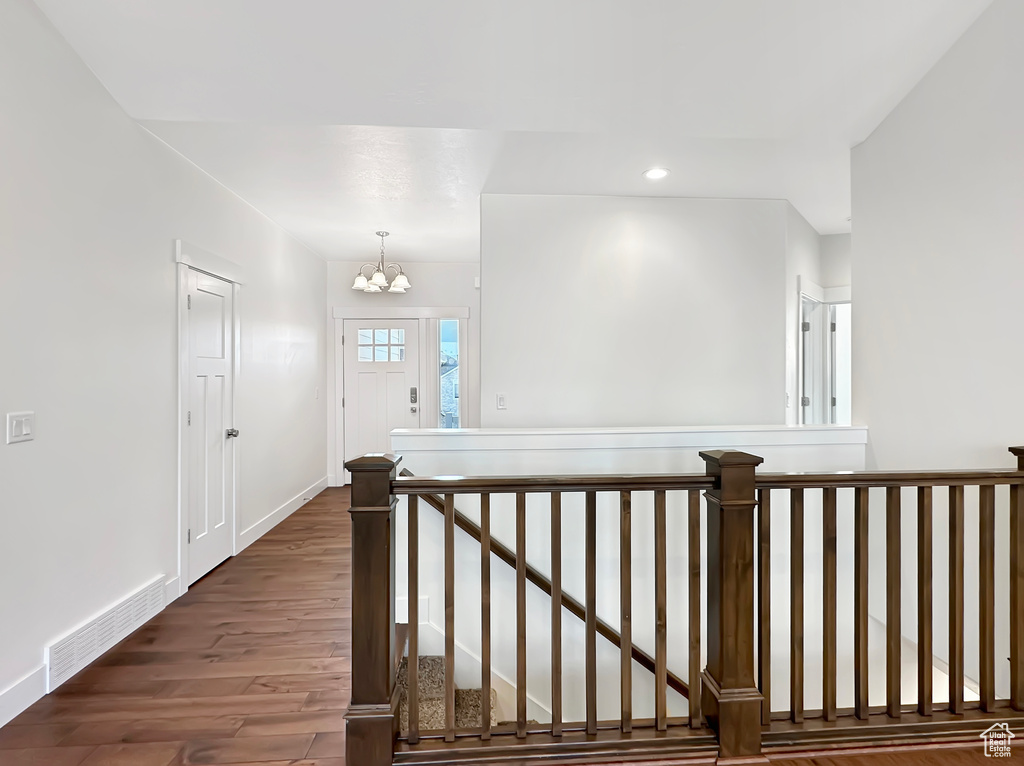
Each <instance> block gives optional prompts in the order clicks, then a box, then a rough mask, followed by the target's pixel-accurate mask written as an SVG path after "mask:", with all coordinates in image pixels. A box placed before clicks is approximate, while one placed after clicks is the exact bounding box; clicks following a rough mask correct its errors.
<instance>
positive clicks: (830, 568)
mask: <svg viewBox="0 0 1024 766" xmlns="http://www.w3.org/2000/svg"><path fill="white" fill-rule="evenodd" d="M822 515H823V519H822V534H823V538H824V539H823V540H822V543H823V546H824V557H823V562H822V563H823V567H822V568H823V570H824V571H823V575H824V576H823V580H824V582H823V583H822V586H823V593H824V596H825V606H824V609H823V615H822V619H823V620H824V625H823V626H822V658H823V678H822V689H821V702H822V704H821V707H822V716H823V717H824V719H825V720H826V721H834V720H836V490H835V487H826V488H824V489H823V490H822Z"/></svg>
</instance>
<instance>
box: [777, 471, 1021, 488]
mask: <svg viewBox="0 0 1024 766" xmlns="http://www.w3.org/2000/svg"><path fill="white" fill-rule="evenodd" d="M1022 481H1024V471H1019V470H1018V471H1007V470H1003V471H841V472H838V473H759V474H757V486H758V487H759V488H760V487H763V488H765V489H823V488H825V487H835V488H837V489H839V488H842V487H948V486H965V485H971V486H995V485H1000V484H1020V483H1021V482H1022Z"/></svg>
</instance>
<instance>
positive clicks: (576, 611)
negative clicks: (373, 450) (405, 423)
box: [401, 469, 690, 699]
mask: <svg viewBox="0 0 1024 766" xmlns="http://www.w3.org/2000/svg"><path fill="white" fill-rule="evenodd" d="M401 476H415V474H414V473H412V471H410V470H408V469H402V472H401ZM420 497H421V498H423V499H424V500H426V502H427V504H428V505H429V506H430V507H431V508H433V509H434V510H435V511H437V512H439V513H441V514H442V515H443V514H444V500H443V499H442V498H440V497H439V496H437V495H434V494H423V495H420ZM455 526H457V527H458V528H459V529H461V530H462V531H463V532H465V533H466V534H467V535H469V536H470V537H472V538H473V539H474V540H476V542H478V543H482V542H483V537H484V536H483V533H482V531H481V529H480V527H479V526H478V525H477V524H476V523H475V522H474V521H473V520H472V519H470V518H469V517H468V516H466V515H465V514H464V513H462V512H461V511H460V510H459V509H458V508H456V509H455ZM488 537H489V545H490V550H491V553H493V554H494V555H495V556H497V557H498V558H499V559H500V560H501V561H503V562H504V563H505V564H507V565H508V566H510V567H511V568H512V569H515V568H516V566H517V564H518V562H517V557H516V554H515V551H513V550H512V549H511V548H509V547H508V546H506V545H503V544H502V543H501V542H499V541H498V540H497V539H495V538H494V536H493V535H489V536H488ZM526 580H527V582H529V583H532V584H533V585H534V586H536V587H537V588H539V589H540V590H541V591H542V592H543V593H544V594H545V595H546V596H548V597H549V598H550V597H551V596H552V592H553V589H552V584H551V580H549V579H548V578H547V577H545V576H544V575H543V574H542V573H541V572H540V571H539V570H538V569H536V568H535V567H532V566H530V565H529V564H527V565H526ZM561 600H562V606H563V607H565V610H566V611H567V612H569V613H570V614H572V615H573V616H575V617H576V618H578V619H579V620H580V621H581V622H586V620H587V609H586V607H585V606H584V605H583V604H581V603H580V602H579V601H577V600H576V599H574V598H573V597H572V596H569V595H567V594H566V593H565V592H564V591H562V593H561ZM596 627H597V633H598V635H600V636H601V637H602V638H604V639H606V640H607V641H608V642H610V643H611V644H613V645H614V646H615V648H616V649H621V648H622V636H621V635H620V634H619V632H618V631H617V630H615V628H613V627H612V626H611V625H609V624H608V623H607V622H605V621H604V620H601V619H598V620H597V626H596ZM630 655H631V656H632V658H633V660H634V661H635V662H636V663H637V664H638V665H639V666H640V667H642V668H643V669H644V670H646V671H648V672H649V673H651V674H655V673H656V672H657V663H656V661H655V659H654V657H652V656H651V655H650V654H648V653H647V652H645V651H644V650H643V649H641V648H640V647H639V646H637V645H636V644H630ZM665 676H666V682H667V683H668V688H670V689H672V690H673V691H674V692H676V693H678V694H680V695H681V696H683V697H685V698H687V699H688V698H689V696H690V689H689V686H687V684H686V682H685V681H683V680H682V679H681V678H679V676H677V675H676V674H675V673H672V672H671V671H668V670H666V671H665Z"/></svg>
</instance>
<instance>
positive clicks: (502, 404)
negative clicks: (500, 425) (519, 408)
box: [495, 394, 508, 410]
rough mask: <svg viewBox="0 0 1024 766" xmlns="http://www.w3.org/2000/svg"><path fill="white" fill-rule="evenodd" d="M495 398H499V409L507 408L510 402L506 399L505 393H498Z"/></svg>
mask: <svg viewBox="0 0 1024 766" xmlns="http://www.w3.org/2000/svg"><path fill="white" fill-rule="evenodd" d="M495 399H496V400H497V404H498V409H499V410H507V409H508V404H507V403H506V401H505V394H498V395H497V396H496V397H495Z"/></svg>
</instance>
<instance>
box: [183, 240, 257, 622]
mask: <svg viewBox="0 0 1024 766" xmlns="http://www.w3.org/2000/svg"><path fill="white" fill-rule="evenodd" d="M174 260H175V263H176V264H177V269H178V296H177V304H178V555H177V561H178V572H177V575H175V576H174V577H173V578H171V579H170V580H168V582H167V586H166V590H167V599H166V600H167V603H170V602H171V601H173V600H174V599H176V598H178V597H179V596H182V595H184V594H185V593H186V592H187V591H188V498H189V471H188V466H189V439H188V430H187V429H188V423H187V412H188V406H189V404H188V391H189V378H188V369H189V332H188V329H189V328H188V321H189V317H188V303H187V301H188V272H189V269H192V270H195V271H201V272H203V273H205V274H209V275H210V276H213V277H217V278H218V279H222V280H224V281H225V282H230V283H231V290H232V298H233V300H232V302H231V303H232V316H231V334H232V339H231V346H232V372H233V379H234V384H233V385H232V390H231V396H232V399H234V397H235V387H236V386H237V382H238V372H239V367H240V365H239V359H240V344H239V342H238V341H239V338H240V332H239V328H240V322H239V310H238V292H239V288H240V287H241V286H242V284H243V281H244V272H243V269H242V267H241V266H239V265H238V264H237V263H234V262H232V261H229V260H227V259H226V258H222V257H220V256H219V255H215V254H213V253H210V252H207V251H206V250H203V249H202V248H199V247H196V246H195V245H192V244H189V243H188V242H185V241H184V240H180V239H176V240H174ZM231 480H232V481H233V482H234V485H235V492H234V498H233V505H232V507H231V554H232V555H236V554H237V553H238V548H239V546H238V525H237V508H238V444H235V445H234V463H233V464H232V466H231Z"/></svg>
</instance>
